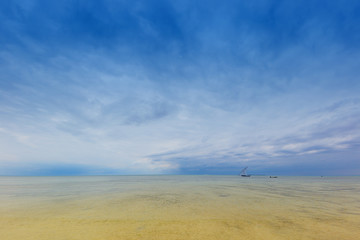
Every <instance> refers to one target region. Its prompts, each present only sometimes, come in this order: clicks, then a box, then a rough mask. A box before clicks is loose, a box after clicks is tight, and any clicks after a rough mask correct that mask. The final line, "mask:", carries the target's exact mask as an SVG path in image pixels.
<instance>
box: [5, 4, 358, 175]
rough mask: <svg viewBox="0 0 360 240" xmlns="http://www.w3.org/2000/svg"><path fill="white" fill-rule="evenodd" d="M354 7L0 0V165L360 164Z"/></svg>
mask: <svg viewBox="0 0 360 240" xmlns="http://www.w3.org/2000/svg"><path fill="white" fill-rule="evenodd" d="M359 76H360V2H359V1H357V0H355V1H352V0H348V1H333V0H322V1H319V0H305V1H285V0H284V1H281V0H279V1H275V0H255V1H232V0H229V1H212V0H207V1H201V0H195V1H194V0H191V1H190V0H172V1H170V0H169V1H165V0H159V1H157V0H146V1H145V0H134V1H121V0H119V1H115V0H103V1H93V0H77V1H75V0H64V1H47V0H29V1H20V0H11V1H10V0H3V1H0V175H104V174H105V175H106V174H238V173H239V172H240V170H241V169H242V168H243V167H245V166H248V167H249V168H248V173H250V174H271V175H274V174H277V175H360V94H359V93H360V79H359Z"/></svg>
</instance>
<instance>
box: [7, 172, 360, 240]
mask: <svg viewBox="0 0 360 240" xmlns="http://www.w3.org/2000/svg"><path fill="white" fill-rule="evenodd" d="M184 178H186V176H184ZM212 179H215V180H212ZM285 179H286V178H285ZM290 180H291V179H290ZM357 180H358V179H355V183H354V184H353V185H354V186H353V188H351V189H350V190H349V188H344V187H346V186H347V187H348V186H349V182H340V183H339V182H335V185H336V187H335V188H334V189H332V188H331V186H332V182H331V181H328V182H326V183H320V185H319V184H318V185H316V184H313V183H312V182H311V181H310V182H307V183H304V184H302V183H301V180H299V181H300V183H299V181H294V180H293V179H292V180H291V181H293V182H291V181H290V183H289V181H285V180H283V182H282V179H281V178H279V179H276V180H271V179H265V178H263V179H261V180H252V179H247V180H242V179H236V178H231V179H226V178H225V179H220V180H219V179H218V178H216V177H214V178H211V179H206V181H205V180H202V179H201V177H199V178H196V179H193V180H192V181H187V182H185V183H183V182H181V179H180V178H178V179H175V180H174V181H172V182H170V183H169V182H166V183H162V182H161V180H159V181H157V182H155V183H151V179H150V182H147V183H141V184H140V185H136V184H135V185H132V186H133V187H130V188H126V189H125V190H126V191H123V192H117V191H116V189H114V190H113V191H101V190H98V191H96V190H92V191H91V192H90V193H87V194H84V193H83V192H81V184H78V188H79V189H78V190H79V191H80V192H78V193H77V192H72V193H71V194H69V193H67V194H65V195H61V194H59V195H55V196H51V197H49V196H48V195H47V192H46V191H45V193H44V192H43V193H42V194H39V196H36V195H31V196H27V195H26V194H25V195H23V196H21V197H19V196H16V195H11V194H8V192H7V195H6V194H3V195H2V196H1V195H0V204H1V205H0V239H1V240H32V239H34V240H73V239H74V240H75V239H78V240H92V239H94V240H95V239H96V240H99V239H107V240H113V239H114V240H115V239H121V240H123V239H124V240H126V239H166V240H171V239H197V240H201V239H204V240H205V239H206V240H211V239H221V240H225V239H266V240H272V239H284V240H285V239H293V240H296V239H316V240H322V239H323V240H331V239H334V240H335V239H338V240H358V239H360V209H359V208H360V196H359V193H358V192H356V191H354V190H357V187H358V184H356V181H357ZM244 181H246V182H245V183H244ZM271 181H272V182H271ZM319 181H320V180H319ZM94 184H96V181H95V183H94ZM115 185H116V184H115ZM12 186H13V187H15V185H12ZM104 186H106V184H105V185H104ZM113 186H114V185H113ZM139 186H143V187H139ZM30 187H31V186H30ZM339 189H340V190H339ZM28 190H29V189H27V191H28ZM117 190H119V189H117ZM320 190H321V191H320ZM20 191H22V190H20ZM64 191H65V192H66V190H64ZM60 192H61V191H60ZM339 192H340V193H339ZM0 193H1V190H0Z"/></svg>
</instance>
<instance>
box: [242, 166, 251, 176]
mask: <svg viewBox="0 0 360 240" xmlns="http://www.w3.org/2000/svg"><path fill="white" fill-rule="evenodd" d="M247 168H248V167H244V168H243V170H241V172H240V174H239V175H240V176H242V177H250V176H251V175H250V174H247V173H246V169H247Z"/></svg>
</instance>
